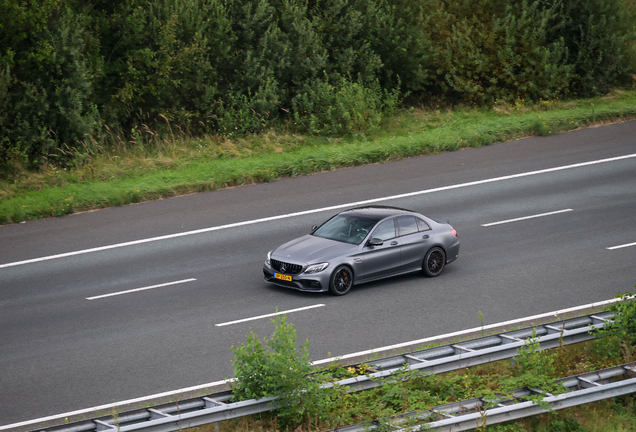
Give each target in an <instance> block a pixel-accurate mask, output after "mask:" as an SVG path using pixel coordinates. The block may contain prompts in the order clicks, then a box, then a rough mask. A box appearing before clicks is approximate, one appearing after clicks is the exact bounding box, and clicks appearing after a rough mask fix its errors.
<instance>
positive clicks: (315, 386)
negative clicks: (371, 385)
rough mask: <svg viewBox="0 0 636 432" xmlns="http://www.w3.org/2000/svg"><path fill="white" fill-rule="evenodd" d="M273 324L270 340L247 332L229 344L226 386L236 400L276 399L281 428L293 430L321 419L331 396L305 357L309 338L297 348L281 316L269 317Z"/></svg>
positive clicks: (329, 407)
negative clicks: (240, 341) (230, 355)
mask: <svg viewBox="0 0 636 432" xmlns="http://www.w3.org/2000/svg"><path fill="white" fill-rule="evenodd" d="M272 322H273V323H274V325H275V327H276V328H275V330H274V333H273V335H272V337H271V339H267V338H263V341H262V342H261V340H260V339H259V337H258V336H257V335H256V334H255V333H254V332H251V333H250V334H249V335H248V336H247V342H246V343H245V344H240V345H239V346H238V347H234V346H232V352H233V353H234V360H233V361H232V363H233V365H234V376H235V378H236V381H234V382H232V383H231V384H230V385H231V387H232V390H233V391H234V397H235V399H236V400H245V399H260V398H265V397H269V396H274V397H276V398H277V401H276V405H277V409H276V411H275V415H276V419H277V423H278V426H280V428H281V430H290V429H291V430H293V429H294V428H296V427H297V426H298V425H299V424H301V423H303V424H308V425H311V424H312V423H317V422H319V421H322V420H323V419H324V417H325V416H326V415H327V414H328V412H329V411H331V410H332V409H333V398H332V397H331V394H330V392H331V391H333V390H328V389H324V388H321V387H320V384H321V380H320V379H319V377H318V378H317V377H311V376H310V373H311V372H313V369H312V366H311V361H310V360H309V358H308V348H309V341H308V340H307V341H305V343H304V344H303V345H302V346H301V347H300V349H297V347H296V339H297V336H296V330H295V329H294V326H293V324H289V323H288V322H287V317H286V316H284V315H282V316H280V317H279V318H274V319H272Z"/></svg>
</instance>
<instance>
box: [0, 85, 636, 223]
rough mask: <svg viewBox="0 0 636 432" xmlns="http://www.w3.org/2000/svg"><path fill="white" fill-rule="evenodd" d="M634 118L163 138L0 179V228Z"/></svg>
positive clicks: (512, 109) (584, 105)
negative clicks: (335, 133)
mask: <svg viewBox="0 0 636 432" xmlns="http://www.w3.org/2000/svg"><path fill="white" fill-rule="evenodd" d="M633 118H636V91H633V90H630V91H623V90H615V91H612V92H611V93H609V94H608V95H605V96H600V97H595V98H589V99H572V100H568V101H561V100H558V99H554V100H540V101H534V102H533V101H525V100H518V101H515V102H514V103H508V102H503V101H501V102H499V101H497V102H495V103H494V104H492V105H490V106H487V107H486V106H481V107H476V106H473V107H469V106H465V105H462V106H458V107H445V108H442V107H436V106H431V107H422V108H417V109H414V108H413V109H404V110H400V111H399V112H397V113H396V114H394V115H392V116H390V117H386V118H384V119H383V120H382V122H381V124H380V126H379V127H378V128H377V129H374V130H373V131H369V132H367V133H366V134H364V135H355V136H354V135H350V136H345V137H321V136H316V135H306V134H295V133H292V132H290V131H289V130H286V129H285V128H279V129H276V130H269V131H267V132H263V133H259V134H247V135H239V136H235V137H232V136H220V135H206V136H202V137H192V136H188V135H186V134H182V133H180V132H179V133H177V132H175V134H174V135H173V134H168V135H165V134H164V135H161V134H159V133H156V132H154V131H151V130H148V131H145V132H142V134H141V135H140V138H141V140H142V141H143V143H144V144H143V145H131V143H129V142H126V141H125V140H124V138H120V139H121V142H120V143H119V144H118V145H115V146H113V147H112V148H108V149H103V150H100V151H95V152H93V151H88V152H87V153H86V154H76V156H75V157H76V158H77V159H76V160H77V163H75V164H74V165H72V166H67V167H62V166H60V165H56V164H54V163H52V162H49V163H47V164H45V165H43V166H42V167H41V169H39V170H35V171H29V170H19V171H17V172H15V173H14V174H13V175H11V176H10V177H9V178H6V177H5V178H4V179H0V223H2V224H9V223H17V222H21V221H25V220H33V219H39V218H44V217H55V216H62V215H65V214H70V213H74V212H79V211H85V210H91V209H98V208H104V207H110V206H118V205H124V204H130V203H137V202H141V201H148V200H154V199H158V198H164V197H170V196H176V195H182V194H188V193H195V192H203V191H210V190H215V189H220V188H224V187H229V186H237V185H244V184H251V183H257V182H269V181H273V180H276V179H281V178H285V177H287V178H289V177H295V176H298V175H308V174H311V173H315V172H320V171H326V170H333V169H337V168H343V167H351V166H357V165H363V164H369V163H383V162H387V161H390V160H396V159H401V158H406V157H411V156H416V155H422V154H435V153H440V152H444V151H454V150H460V149H463V148H468V147H478V146H483V145H488V144H491V143H495V142H503V141H506V140H512V139H519V138H524V137H528V136H535V135H538V136H549V135H552V134H556V133H560V132H564V131H570V130H573V129H578V128H582V127H586V126H591V125H601V124H606V123H611V122H615V121H622V120H628V119H633Z"/></svg>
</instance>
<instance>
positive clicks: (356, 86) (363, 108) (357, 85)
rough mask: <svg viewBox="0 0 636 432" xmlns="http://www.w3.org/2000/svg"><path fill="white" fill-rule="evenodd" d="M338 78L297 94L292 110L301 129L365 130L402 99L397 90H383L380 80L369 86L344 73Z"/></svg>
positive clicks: (323, 132)
mask: <svg viewBox="0 0 636 432" xmlns="http://www.w3.org/2000/svg"><path fill="white" fill-rule="evenodd" d="M335 81H336V82H335V84H331V83H330V82H329V81H328V80H327V79H326V78H325V80H324V81H316V82H315V83H314V86H313V88H312V89H311V91H310V92H309V93H303V94H300V95H297V96H296V97H294V99H293V100H292V112H293V115H294V121H295V123H296V126H297V127H298V128H299V129H300V130H303V131H305V132H308V133H311V134H316V135H343V134H355V133H364V132H366V131H367V130H370V129H374V128H376V127H377V126H378V125H379V123H380V121H381V120H382V114H383V113H385V112H387V113H390V112H392V111H394V110H395V109H396V107H397V105H398V103H399V102H400V98H399V93H398V91H397V90H394V91H393V92H388V91H386V90H382V89H381V88H380V84H379V82H378V81H375V82H374V83H373V84H372V85H371V86H368V87H367V86H364V85H363V84H362V83H361V82H352V81H349V80H347V79H346V78H344V77H341V76H339V77H338V78H337V79H336V80H335Z"/></svg>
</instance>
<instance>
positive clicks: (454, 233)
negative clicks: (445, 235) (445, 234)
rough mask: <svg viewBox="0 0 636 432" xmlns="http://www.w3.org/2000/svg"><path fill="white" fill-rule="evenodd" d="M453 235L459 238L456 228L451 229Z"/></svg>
mask: <svg viewBox="0 0 636 432" xmlns="http://www.w3.org/2000/svg"><path fill="white" fill-rule="evenodd" d="M451 234H452V235H454V236H455V237H457V231H455V228H451Z"/></svg>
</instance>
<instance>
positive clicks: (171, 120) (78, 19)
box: [0, 0, 636, 224]
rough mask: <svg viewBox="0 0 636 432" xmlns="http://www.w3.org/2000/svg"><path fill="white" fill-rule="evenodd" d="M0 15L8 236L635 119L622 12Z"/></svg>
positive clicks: (272, 8)
mask: <svg viewBox="0 0 636 432" xmlns="http://www.w3.org/2000/svg"><path fill="white" fill-rule="evenodd" d="M0 17H2V18H1V20H0V223H5V224H6V223H16V222H21V221H24V220H30V219H37V218H42V217H51V216H60V215H64V214H68V213H72V212H77V211H82V210H88V209H94V208H101V207H107V206H114V205H121V204H127V203H134V202H139V201H144V200H152V199H156V198H159V197H167V196H173V195H178V194H185V193H192V192H198V191H206V190H213V189H218V188H222V187H226V186H232V185H240V184H245V183H252V182H260V181H271V180H273V179H277V178H281V177H289V176H295V175H302V174H310V173H312V172H316V171H321V170H330V169H335V168H340V167H346V166H353V165H359V164H364V163H373V162H382V161H386V160H391V159H399V158H403V157H409V156H413V155H418V154H427V153H436V152H441V151H450V150H456V149H460V148H463V147H467V146H479V145H486V144H489V143H492V142H498V141H503V140H506V139H515V138H520V137H524V136H529V135H550V134H554V133H557V132H561V131H564V130H569V129H574V128H577V127H584V126H587V125H590V124H597V123H598V122H604V121H614V120H619V119H624V118H632V117H633V116H634V115H635V112H634V111H635V109H634V106H635V105H636V104H635V103H634V100H635V98H636V96H635V95H634V93H633V88H634V85H635V83H636V79H635V78H634V77H635V76H636V27H634V22H636V6H635V5H634V2H633V1H631V0H559V1H555V2H546V1H544V0H523V1H521V2H519V1H516V0H453V1H450V2H449V1H445V0H417V1H411V0H409V1H406V0H325V1H320V2H318V1H315V0H240V1H239V0H131V1H106V0H91V1H79V0H36V1H28V2H27V1H20V0H0ZM612 89H623V90H625V91H614V92H612Z"/></svg>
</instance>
